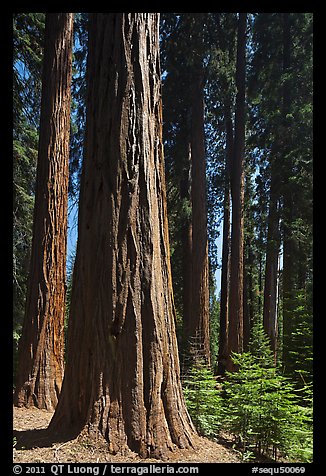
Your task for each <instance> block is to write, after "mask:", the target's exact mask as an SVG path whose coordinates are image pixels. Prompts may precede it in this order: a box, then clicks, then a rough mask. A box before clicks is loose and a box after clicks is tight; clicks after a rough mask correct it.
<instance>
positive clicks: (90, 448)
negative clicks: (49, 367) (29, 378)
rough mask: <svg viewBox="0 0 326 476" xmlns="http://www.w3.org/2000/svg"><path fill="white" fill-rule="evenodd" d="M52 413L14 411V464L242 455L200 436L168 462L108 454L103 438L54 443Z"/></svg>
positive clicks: (220, 459) (208, 459)
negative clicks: (50, 429)
mask: <svg viewBox="0 0 326 476" xmlns="http://www.w3.org/2000/svg"><path fill="white" fill-rule="evenodd" d="M52 415H53V413H51V412H47V411H44V410H38V409H35V408H30V409H26V408H14V411H13V417H14V419H13V428H14V450H13V451H14V455H13V460H14V462H15V463H107V462H110V463H134V464H137V463H163V462H164V463H167V464H168V463H241V459H240V457H239V453H238V452H236V451H235V450H234V449H232V442H231V439H228V438H227V437H226V438H225V441H223V444H222V443H219V442H217V441H212V440H209V439H207V438H203V437H198V439H197V441H196V448H195V449H193V450H180V449H178V450H176V451H175V452H174V453H173V454H172V455H171V456H170V457H169V459H167V460H165V461H160V460H157V459H146V460H145V459H141V458H140V457H139V456H138V455H137V454H135V453H132V452H130V453H129V454H127V455H125V456H121V455H120V456H119V455H112V454H110V453H109V452H108V448H107V443H106V441H105V440H104V439H103V440H101V441H99V440H97V441H96V442H94V441H92V440H90V439H89V438H87V437H86V436H79V437H77V438H76V439H74V440H71V441H67V442H64V443H62V442H55V443H53V442H51V441H49V440H48V437H47V436H46V428H47V426H48V424H49V422H50V420H51V418H52Z"/></svg>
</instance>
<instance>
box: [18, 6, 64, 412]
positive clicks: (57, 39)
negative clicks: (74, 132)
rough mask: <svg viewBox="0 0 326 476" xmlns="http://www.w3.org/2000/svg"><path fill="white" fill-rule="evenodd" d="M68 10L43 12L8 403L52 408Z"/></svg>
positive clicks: (59, 332) (60, 325)
mask: <svg viewBox="0 0 326 476" xmlns="http://www.w3.org/2000/svg"><path fill="white" fill-rule="evenodd" d="M72 28H73V14H72V13H50V14H47V16H46V26H45V47H44V66H43V84H42V104H41V117H40V141H39V153H38V164H37V182H36V194H35V209H34V223H33V242H32V252H31V263H30V271H29V282H28V290H27V300H26V311H25V318H24V323H23V330H22V337H21V341H20V350H19V363H18V371H17V382H16V391H15V396H14V403H15V404H16V405H18V406H23V405H26V406H33V405H35V406H37V407H38V408H45V409H47V410H52V409H54V408H55V406H56V404H57V400H58V395H59V392H60V389H61V384H62V377H63V367H64V361H63V350H64V348H63V347H64V307H65V277H66V239H67V205H68V158H69V131H70V83H71V61H72V58H71V55H72Z"/></svg>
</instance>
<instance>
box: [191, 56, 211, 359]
mask: <svg viewBox="0 0 326 476" xmlns="http://www.w3.org/2000/svg"><path fill="white" fill-rule="evenodd" d="M194 69H195V74H194V80H193V85H192V86H193V88H192V103H191V106H192V107H191V179H192V186H191V195H192V317H191V323H190V336H191V337H195V338H196V337H197V339H198V340H199V345H200V347H201V349H202V353H203V356H204V358H205V359H206V361H207V363H210V340H209V276H208V238H207V204H206V160H205V134H204V94H203V71H202V67H201V65H200V66H197V67H195V68H194Z"/></svg>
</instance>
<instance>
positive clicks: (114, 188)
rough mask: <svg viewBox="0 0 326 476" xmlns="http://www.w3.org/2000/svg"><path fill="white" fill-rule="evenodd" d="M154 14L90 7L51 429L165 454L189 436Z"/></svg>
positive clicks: (118, 448)
mask: <svg viewBox="0 0 326 476" xmlns="http://www.w3.org/2000/svg"><path fill="white" fill-rule="evenodd" d="M158 28H159V14H157V13H104V14H103V13H102V14H101V13H93V14H91V20H90V30H89V41H90V46H89V57H88V103H87V105H88V110H87V130H86V156H85V160H84V166H83V174H82V184H81V195H80V212H79V222H78V246H77V256H76V263H75V268H74V275H73V287H72V302H71V311H70V321H69V331H68V355H67V364H66V371H65V378H64V383H63V388H62V393H61V396H60V400H59V404H58V407H57V410H56V412H55V414H54V417H53V419H52V421H51V424H50V430H51V429H52V431H54V432H59V433H64V432H66V433H75V434H78V433H79V432H80V431H82V430H83V429H84V430H86V431H88V432H89V434H90V435H94V436H95V435H97V434H99V433H101V434H102V435H103V436H104V437H105V438H106V439H107V441H108V444H109V450H110V451H111V452H114V453H117V452H119V453H123V452H124V451H125V450H126V449H127V448H129V449H131V450H133V451H136V452H138V453H139V454H141V455H142V456H144V457H146V456H150V455H152V456H155V457H159V458H161V457H164V455H165V454H166V453H168V452H169V451H171V450H173V449H174V448H175V445H177V446H178V447H188V446H191V444H192V438H193V437H194V435H195V430H194V427H193V425H192V422H191V420H190V417H189V415H188V413H187V410H186V407H185V402H184V397H183V394H182V388H181V382H180V371H179V361H178V350H177V341H176V334H175V322H174V320H175V311H174V305H173V294H172V281H171V270H170V264H169V263H170V261H169V259H170V256H169V245H168V243H169V240H168V225H167V212H166V198H165V178H164V163H163V148H162V117H161V91H160V65H159V37H158V34H159V32H158Z"/></svg>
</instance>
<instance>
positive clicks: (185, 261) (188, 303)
mask: <svg viewBox="0 0 326 476" xmlns="http://www.w3.org/2000/svg"><path fill="white" fill-rule="evenodd" d="M180 197H181V199H182V200H187V202H189V204H191V146H190V142H188V156H187V162H186V167H185V170H184V176H183V179H182V183H181V184H180ZM181 233H182V274H183V276H182V278H183V279H182V281H183V289H182V298H183V299H182V301H183V306H182V307H183V309H182V311H183V336H184V340H185V342H184V346H183V347H184V348H185V349H187V348H188V342H187V339H188V338H189V336H190V322H191V317H192V216H191V214H189V216H187V217H186V218H185V220H184V223H183V226H182V231H181Z"/></svg>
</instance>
